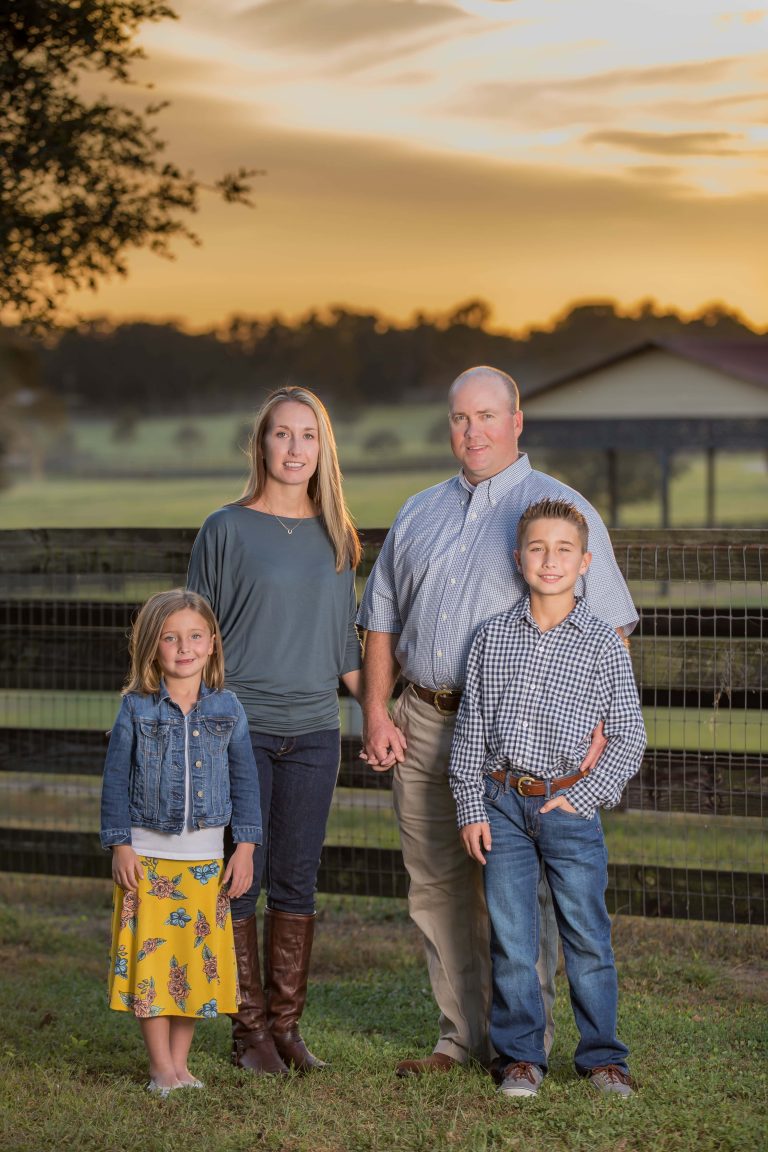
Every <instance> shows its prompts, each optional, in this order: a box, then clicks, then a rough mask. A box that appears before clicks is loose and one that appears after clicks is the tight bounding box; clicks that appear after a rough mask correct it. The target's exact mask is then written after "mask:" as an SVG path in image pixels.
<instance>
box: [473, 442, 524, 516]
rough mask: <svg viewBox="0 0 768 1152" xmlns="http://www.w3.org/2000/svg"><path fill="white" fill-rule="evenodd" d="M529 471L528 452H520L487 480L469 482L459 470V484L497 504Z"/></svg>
mask: <svg viewBox="0 0 768 1152" xmlns="http://www.w3.org/2000/svg"><path fill="white" fill-rule="evenodd" d="M531 471H532V469H531V464H530V461H529V459H528V453H527V452H521V453H520V455H519V456H518V458H517V460H515V462H514V464H510V465H509V467H507V468H505V469H504V470H503V472H497V474H496V475H495V476H491V477H489V479H488V480H482V481H481V482H480V483H479V484H470V482H469V480H467V478H466V476H465V475H464V473H463V472H459V484H460V485H461V487H462V488H463V489H464V491H465V492H469V494H470V495H474V494H475V493H477V494H478V496H480V495H484V496H485V498H486V500H487V501H488V502H489V503H491V504H497V503H498V502H499V500H501V499H502V497H503V496H506V495H507V493H508V492H511V491H512V489H513V488H516V487H517V485H518V484H521V483H522V482H523V480H525V478H526V477H527V476H529V475H530V473H531Z"/></svg>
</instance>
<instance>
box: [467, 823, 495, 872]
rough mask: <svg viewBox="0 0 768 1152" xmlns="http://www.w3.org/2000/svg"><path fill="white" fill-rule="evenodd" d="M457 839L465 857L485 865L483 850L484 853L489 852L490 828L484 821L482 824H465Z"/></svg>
mask: <svg viewBox="0 0 768 1152" xmlns="http://www.w3.org/2000/svg"><path fill="white" fill-rule="evenodd" d="M459 838H460V840H461V842H462V844H463V845H464V851H465V852H466V853H467V856H471V857H472V859H473V860H477V862H478V864H485V856H484V855H483V849H485V851H486V852H490V850H491V826H490V824H489V823H488V821H487V820H484V821H483V823H482V824H465V825H464V827H463V828H462V829H461V830H460V831H459Z"/></svg>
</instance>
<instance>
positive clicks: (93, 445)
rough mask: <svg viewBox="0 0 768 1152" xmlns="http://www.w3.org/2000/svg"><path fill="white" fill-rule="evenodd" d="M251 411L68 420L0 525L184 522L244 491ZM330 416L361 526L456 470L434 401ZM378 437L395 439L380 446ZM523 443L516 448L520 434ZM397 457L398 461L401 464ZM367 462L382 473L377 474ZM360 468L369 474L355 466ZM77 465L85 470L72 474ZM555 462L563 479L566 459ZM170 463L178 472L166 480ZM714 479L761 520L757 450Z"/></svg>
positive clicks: (652, 504) (690, 493) (696, 501)
mask: <svg viewBox="0 0 768 1152" xmlns="http://www.w3.org/2000/svg"><path fill="white" fill-rule="evenodd" d="M252 417H253V413H249V412H241V413H235V414H229V415H210V416H197V417H162V418H161V417H155V418H153V419H151V420H139V421H138V422H137V423H136V425H135V430H134V434H133V435H132V436H131V437H130V438H129V439H117V440H116V439H115V438H114V422H112V421H108V420H105V419H101V420H75V421H73V422H72V423H71V425H70V426H69V428H68V431H67V440H66V456H67V458H68V460H69V461H70V463H71V464H72V465H73V469H74V472H73V475H71V476H68V475H55V476H52V477H50V478H48V479H36V480H34V479H19V480H17V481H16V482H15V483H14V484H13V486H12V487H10V488H7V489H5V490H3V491H0V528H37V527H50V528H65V527H73V528H80V527H94V528H96V527H147V526H156V527H161V528H162V527H194V526H196V525H198V524H200V523H201V522H202V520H203V519H204V518H205V516H206V515H207V514H208V513H209V512H211V511H212V510H213V509H214V508H217V507H219V506H220V505H221V504H224V503H226V502H227V501H229V500H233V499H236V498H237V497H238V496H239V494H240V492H241V491H242V487H243V482H244V479H245V476H246V474H247V460H246V457H245V455H244V446H245V444H246V443H247V428H248V425H249V423H250V421H251V420H252ZM334 420H335V430H336V435H337V439H338V443H339V456H340V459H341V464H342V469H343V470H346V480H345V490H346V495H347V500H348V502H349V506H350V508H351V510H352V513H353V515H354V517H355V519H356V521H357V523H358V524H360V525H361V526H363V527H368V528H374V527H386V526H387V525H389V524H390V523H391V522H392V519H393V517H394V515H395V513H396V512H397V510H398V508H399V507H400V505H401V504H402V503H403V501H404V500H405V499H406V498H407V497H408V496H410V495H412V494H413V493H414V492H417V491H419V490H420V489H421V488H425V487H428V486H429V485H430V484H436V483H438V482H439V481H440V480H443V479H445V478H446V477H447V476H449V475H451V474H452V472H453V471H454V470H455V469H454V468H453V465H452V462H451V456H450V450H449V445H448V425H447V419H446V411H445V407H444V405H443V404H442V403H437V404H408V405H399V406H395V405H389V406H384V405H374V406H371V407H369V408H366V409H364V410H362V411H361V412H359V413H358V414H357V415H356V416H355V418H354V419H353V420H346V419H344V413H343V412H339V413H338V414H336V415H335V418H334ZM387 436H389V437H390V438H394V439H391V441H390V443H389V444H387V441H386V437H387ZM377 437H378V438H379V440H380V443H379V445H378V447H377V446H376V438H377ZM382 438H383V439H382ZM522 444H523V447H524V446H525V440H524V439H523V441H522ZM398 463H400V464H402V465H403V468H402V469H401V470H398ZM533 463H534V465H535V463H536V461H535V458H534V459H533ZM688 463H689V466H688V467H687V468H686V469H685V471H684V472H683V473H682V474H681V475H679V476H676V477H675V478H674V480H673V481H672V487H671V501H670V502H671V520H672V525H673V526H687V525H696V524H701V523H703V520H704V514H705V476H704V462H703V459H702V458H701V457H700V456H692V457H690V459H689V461H688ZM377 465H380V466H381V471H375V469H376V467H377ZM362 466H364V467H365V468H366V469H374V471H366V472H360V471H356V470H355V469H357V468H360V467H362ZM78 468H80V469H81V470H82V469H86V470H88V471H89V472H90V473H92V474H93V475H92V476H90V475H89V476H88V477H87V478H80V477H78V475H77V470H78ZM563 469H564V478H565V479H566V480H568V479H569V476H568V472H567V459H564V464H563ZM179 470H184V471H185V472H186V473H188V475H186V476H185V477H184V478H179V477H178V476H176V477H174V475H173V473H174V472H178V471H179ZM131 473H134V475H130V474H131ZM142 473H144V474H145V475H142ZM147 473H151V476H150V475H146V474H147ZM211 473H219V475H210V474H211ZM222 473H226V474H222ZM206 474H208V475H206ZM126 477H127V478H126ZM716 478H717V501H716V514H717V520H718V523H719V524H722V525H729V526H738V525H752V526H759V525H765V524H766V523H768V467H767V465H766V459H765V457H764V456H761V455H760V454H759V453H748V454H734V455H730V454H723V455H722V456H721V457H719V458H718V461H717V466H716ZM577 487H578V485H577ZM658 523H659V507H658V501H654V500H650V501H644V502H642V503H637V504H632V505H627V506H626V507H624V508H623V509H622V512H621V524H622V527H655V526H657V525H658Z"/></svg>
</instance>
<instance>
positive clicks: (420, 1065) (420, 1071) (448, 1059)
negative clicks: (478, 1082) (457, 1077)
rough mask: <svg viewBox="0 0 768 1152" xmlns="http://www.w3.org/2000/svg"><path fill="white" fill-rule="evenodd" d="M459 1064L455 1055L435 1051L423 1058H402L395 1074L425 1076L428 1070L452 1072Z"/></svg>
mask: <svg viewBox="0 0 768 1152" xmlns="http://www.w3.org/2000/svg"><path fill="white" fill-rule="evenodd" d="M458 1065H459V1061H458V1060H454V1058H453V1056H446V1055H444V1054H443V1053H442V1052H433V1053H432V1055H431V1056H425V1057H424V1059H423V1060H401V1061H400V1063H399V1064H398V1065H397V1067H396V1068H395V1076H423V1075H424V1074H425V1073H426V1072H450V1070H451V1068H456V1067H458Z"/></svg>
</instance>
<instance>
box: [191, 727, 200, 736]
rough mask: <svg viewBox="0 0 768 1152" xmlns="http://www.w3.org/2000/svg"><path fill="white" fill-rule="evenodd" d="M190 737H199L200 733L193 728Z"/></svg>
mask: <svg viewBox="0 0 768 1152" xmlns="http://www.w3.org/2000/svg"><path fill="white" fill-rule="evenodd" d="M192 735H193V736H199V735H200V732H199V730H198V729H197V728H195V730H194V732H193V733H192Z"/></svg>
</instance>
